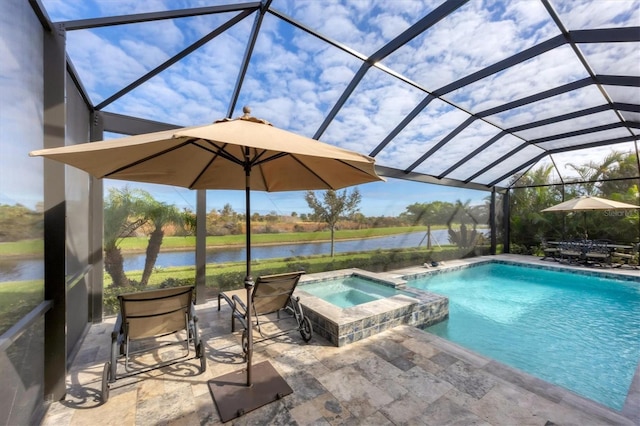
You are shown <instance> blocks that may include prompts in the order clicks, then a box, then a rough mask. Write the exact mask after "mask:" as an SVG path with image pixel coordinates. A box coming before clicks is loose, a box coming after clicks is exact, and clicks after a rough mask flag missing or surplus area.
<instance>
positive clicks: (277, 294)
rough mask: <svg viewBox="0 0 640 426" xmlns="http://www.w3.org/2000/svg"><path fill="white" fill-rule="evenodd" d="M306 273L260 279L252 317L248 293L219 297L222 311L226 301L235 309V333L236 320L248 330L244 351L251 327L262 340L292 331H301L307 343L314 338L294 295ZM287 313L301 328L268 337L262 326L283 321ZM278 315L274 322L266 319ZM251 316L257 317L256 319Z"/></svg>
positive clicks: (232, 309) (240, 291) (233, 323)
mask: <svg viewBox="0 0 640 426" xmlns="http://www.w3.org/2000/svg"><path fill="white" fill-rule="evenodd" d="M302 274H304V271H297V272H287V273H283V274H275V275H262V276H260V277H258V279H257V280H256V282H255V285H254V287H253V290H252V291H251V298H252V299H251V301H252V306H253V312H252V313H251V315H248V312H247V290H245V289H241V290H233V291H226V292H222V293H220V294H218V310H220V301H221V300H222V299H224V300H225V301H226V302H227V303H228V304H229V306H231V331H232V332H234V331H235V320H236V319H237V320H238V321H240V323H241V324H242V326H243V328H244V330H243V332H242V349H243V351H244V353H245V354H246V353H247V347H248V334H247V328H248V327H249V326H250V325H253V323H254V322H255V326H256V328H257V329H258V332H259V333H260V336H261V337H262V339H261V340H266V339H273V338H275V337H279V336H282V335H285V334H288V333H290V332H292V331H299V332H300V335H301V336H302V339H303V340H304V341H305V342H308V341H309V340H311V337H312V335H313V327H312V325H311V321H310V320H309V318H308V317H306V316H305V315H304V312H303V310H302V305H300V298H299V297H294V296H293V292H294V290H295V289H296V286H297V285H298V281H300V277H301V276H302ZM281 312H285V313H287V314H289V315H290V316H293V318H294V319H295V321H296V324H297V326H296V327H295V328H292V329H287V330H280V331H278V332H276V333H273V334H269V335H265V334H263V332H262V330H261V325H264V324H266V323H273V322H277V321H279V320H280V319H281V318H280V313H281ZM274 313H275V314H276V318H277V319H276V320H270V319H269V318H268V317H266V316H267V315H269V314H274ZM250 317H253V318H252V319H251V318H250Z"/></svg>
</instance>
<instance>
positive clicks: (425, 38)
mask: <svg viewBox="0 0 640 426" xmlns="http://www.w3.org/2000/svg"><path fill="white" fill-rule="evenodd" d="M43 1H44V4H45V6H46V7H47V10H48V12H49V13H50V14H51V16H52V17H53V18H54V20H65V19H81V18H87V17H95V16H107V15H115V14H126V13H141V12H150V11H157V10H168V9H169V8H177V7H180V8H183V7H184V8H188V7H199V6H201V4H200V2H198V1H190V0H182V1H181V2H179V3H176V2H169V1H159V0H154V1H151V2H130V1H125V0H110V1H109V2H93V1H86V2H85V1H83V2H80V1H79V0H74V1H73V2H71V1H69V2H62V1H57V0H43ZM552 3H553V7H554V8H555V9H556V10H557V11H558V13H559V15H560V17H561V19H562V20H563V22H565V24H566V25H567V27H568V28H570V29H579V28H606V27H609V28H610V27H613V26H620V25H626V26H637V25H638V22H640V11H639V10H640V7H639V6H640V2H638V1H637V0H636V1H627V0H618V1H616V2H604V1H600V0H562V1H559V0H554V1H553V2H552ZM440 4H441V1H436V0H428V1H416V0H394V1H388V2H380V1H374V0H370V1H365V0H359V1H356V2H346V1H342V0H326V1H322V2H319V1H299V0H296V1H293V0H289V1H284V0H283V1H279V0H276V1H274V2H273V3H272V7H275V8H278V10H282V11H283V12H284V13H286V14H288V15H290V16H292V17H293V18H294V19H296V20H299V21H300V22H302V23H303V24H305V25H307V26H309V27H310V28H312V29H313V30H315V31H318V32H320V33H322V34H324V35H326V36H327V37H329V38H331V39H333V40H336V41H337V42H339V43H343V44H345V45H347V46H349V47H350V48H352V49H354V50H355V51H357V52H360V53H362V54H364V55H370V54H372V53H373V52H375V51H377V50H378V49H380V48H381V47H383V46H384V45H386V44H387V43H389V42H390V41H391V40H393V39H394V38H395V37H396V36H397V35H399V34H400V33H402V31H404V30H406V29H407V28H409V27H410V26H411V25H413V24H415V23H416V22H417V21H418V20H419V19H421V18H422V17H424V16H425V15H426V14H427V13H429V12H430V11H432V10H434V9H435V8H436V7H438V6H439V5H440ZM612 4H615V7H613V6H612ZM235 15H236V13H230V14H218V15H210V16H201V17H193V18H185V19H175V20H171V21H163V22H149V23H144V24H140V25H127V26H118V27H110V28H104V29H99V30H91V31H77V32H76V31H74V32H70V33H69V34H68V47H69V55H70V57H71V58H72V60H73V63H74V65H75V67H76V69H78V72H79V73H80V77H81V79H82V81H83V84H84V85H85V87H86V88H87V89H88V90H89V92H90V94H91V97H92V99H93V100H94V101H95V102H99V101H100V100H102V99H104V98H106V97H108V96H110V95H112V94H113V93H115V92H116V91H117V90H119V89H121V88H122V87H124V86H126V85H127V84H129V83H131V82H132V81H135V80H136V79H137V78H139V77H140V76H142V75H144V73H146V72H148V71H149V70H151V69H153V68H155V67H156V66H157V65H158V64H160V63H162V62H163V61H165V60H166V59H167V58H168V57H170V56H171V55H173V54H175V53H176V52H178V51H180V50H181V49H184V48H185V47H186V46H188V45H189V44H190V43H193V42H194V41H195V40H197V39H199V38H200V37H202V36H203V35H205V34H207V33H208V32H210V31H212V30H213V29H214V28H216V27H217V26H218V25H220V24H221V23H223V22H225V21H226V20H228V19H229V18H230V17H231V16H235ZM320 16H321V17H323V19H318V17H320ZM253 22H254V16H251V17H249V18H247V19H245V20H243V21H242V22H240V23H239V24H237V25H235V26H234V27H233V28H231V29H230V30H228V31H226V32H225V33H224V34H222V35H220V36H218V37H217V38H215V39H214V40H212V41H211V42H209V43H207V45H205V46H203V47H202V48H201V49H198V50H197V51H196V52H194V53H192V54H191V55H189V56H187V57H186V58H184V59H183V60H181V61H180V62H179V63H177V64H175V65H173V66H172V67H170V68H169V69H167V70H166V71H164V72H163V73H161V74H160V75H158V76H156V77H154V78H152V79H151V80H150V81H148V82H147V83H146V84H145V85H144V86H142V87H139V88H137V89H135V90H134V91H132V92H131V93H130V94H128V95H126V96H123V97H122V98H121V99H119V100H117V101H116V102H114V103H113V104H111V105H109V107H108V108H107V110H109V111H113V112H119V113H124V114H130V115H134V116H136V117H141V118H148V119H153V120H158V121H166V122H169V123H174V124H178V125H191V124H202V123H206V122H210V121H213V120H214V119H216V118H219V117H221V116H224V115H226V114H227V113H228V111H227V109H228V108H229V103H230V101H231V99H232V95H233V90H234V88H235V85H236V83H237V76H238V72H239V70H240V66H241V64H242V60H243V56H244V54H245V50H246V46H247V42H248V40H249V34H250V31H251V28H252V26H253ZM558 34H560V30H559V28H558V27H557V25H556V24H555V23H554V22H553V20H552V19H551V17H550V16H549V14H548V12H547V11H546V9H545V8H544V7H543V5H542V3H541V2H532V1H529V0H512V1H509V2H502V1H489V2H479V1H472V2H468V3H466V4H465V5H464V6H462V7H461V8H460V9H459V10H458V11H456V12H454V13H453V14H451V15H450V16H448V17H446V18H444V19H443V20H441V21H440V22H438V23H437V24H436V25H434V26H433V27H432V28H430V29H429V30H428V31H426V32H425V33H424V34H421V35H420V36H418V37H416V38H415V39H413V40H412V41H411V42H410V43H408V44H407V45H406V46H403V47H401V48H400V49H398V50H397V51H396V52H394V53H392V54H391V55H389V56H388V57H387V58H385V59H384V60H383V61H382V64H384V65H385V66H386V67H388V68H390V69H391V70H393V71H395V72H399V73H403V74H404V75H406V76H407V77H408V78H409V79H411V80H413V81H415V82H416V83H417V84H419V85H421V86H422V87H424V88H426V89H428V90H435V89H438V88H440V87H442V86H444V85H446V84H449V83H451V82H453V81H456V80H458V79H460V78H462V77H464V76H466V75H469V74H471V73H473V72H475V71H477V70H480V69H482V68H485V67H487V66H490V65H492V64H494V63H497V62H499V61H501V60H503V59H505V58H508V57H511V56H512V55H514V54H516V53H518V52H521V51H523V50H525V49H527V48H529V47H531V46H533V45H535V44H537V43H540V42H542V41H544V40H548V39H549V38H551V37H554V36H556V35H558ZM2 48H3V47H2V46H0V49H2ZM579 48H580V49H581V51H582V52H583V53H584V55H585V56H586V57H587V60H588V61H589V62H590V63H591V64H592V65H593V69H594V71H595V72H596V73H598V74H620V73H626V74H628V75H635V76H638V75H640V66H639V65H638V64H639V63H640V49H638V43H608V44H602V45H596V44H587V45H580V46H579ZM4 49H6V47H5V48H4ZM3 56H4V55H3ZM8 58H9V59H10V60H11V56H10V55H9V56H8ZM7 63H11V62H7ZM360 67H361V62H360V61H359V60H358V59H356V58H354V57H353V56H352V55H350V54H348V53H345V52H343V51H341V50H340V49H338V48H335V47H333V46H331V45H328V44H326V43H324V42H322V41H321V40H319V39H317V38H315V37H313V36H311V35H309V34H307V33H305V32H304V31H301V30H298V29H295V28H293V27H291V26H289V25H288V24H286V23H285V22H283V21H281V20H279V19H278V18H277V17H275V16H273V15H271V14H269V13H267V14H266V15H265V19H264V21H263V27H262V28H261V32H260V35H259V37H258V39H257V44H256V47H255V50H254V52H253V56H252V58H251V62H250V64H249V67H248V69H247V74H246V76H245V77H244V82H243V85H242V90H241V92H240V96H239V99H238V102H237V104H236V106H235V111H233V112H232V115H235V116H237V115H239V114H240V110H241V108H242V106H243V105H245V104H249V105H250V106H251V107H252V108H253V112H254V115H257V116H260V117H262V118H265V119H267V120H269V121H272V122H273V123H274V124H276V125H278V126H279V127H283V128H286V129H289V130H292V131H296V132H298V133H301V134H304V135H307V136H312V135H313V134H315V132H316V131H317V129H318V128H319V127H320V125H321V124H322V123H323V122H324V120H325V117H327V115H328V114H329V112H330V111H331V109H332V108H333V107H334V105H335V103H336V102H337V101H338V99H339V97H340V96H341V95H342V93H343V91H344V90H345V88H346V87H347V85H348V84H349V83H350V82H351V81H352V79H353V77H354V75H355V73H356V72H357V70H358V69H359V68H360ZM586 76H587V73H586V71H585V70H584V67H583V66H582V65H581V64H580V62H579V60H578V58H577V57H576V55H575V53H574V52H573V51H572V50H571V49H570V47H569V46H562V47H560V48H557V49H554V50H552V51H550V52H547V53H545V54H543V55H540V56H539V57H536V58H533V59H531V60H528V61H526V62H524V63H521V64H519V65H516V66H514V67H512V68H510V69H508V70H505V71H502V72H499V73H496V74H495V75H491V76H488V77H486V78H484V79H482V80H480V81H478V82H476V83H473V84H471V85H469V86H467V87H464V88H462V89H459V90H457V91H455V92H452V93H449V94H447V95H446V96H445V99H446V100H448V101H450V102H452V103H454V104H455V105H456V106H459V107H461V108H464V109H466V110H468V111H470V112H478V111H483V110H485V109H487V108H491V107H494V106H497V105H502V104H504V103H506V102H510V101H513V100H515V99H520V98H522V97H524V96H528V95H531V94H533V93H537V92H538V91H540V90H546V89H550V88H553V87H557V86H559V85H561V84H564V83H568V82H572V81H575V80H577V79H580V78H584V77H586ZM605 90H606V91H607V93H608V94H609V95H610V96H611V97H612V99H613V100H614V101H618V102H636V100H637V97H638V96H640V90H638V89H637V88H626V87H625V88H619V87H605ZM425 96H426V94H425V93H423V92H422V91H420V90H418V89H416V88H414V87H412V86H411V85H409V84H406V83H403V82H401V81H399V80H397V79H395V78H393V77H391V76H389V75H388V74H386V73H385V72H383V71H380V70H379V69H376V68H371V69H370V70H369V71H368V72H367V74H366V75H365V77H364V78H363V79H362V81H361V82H360V84H359V85H358V87H356V89H355V90H354V91H353V93H352V95H351V96H350V97H349V99H348V100H347V101H346V102H345V104H344V105H343V106H342V108H341V109H340V111H339V112H338V114H337V115H336V117H335V120H334V121H333V122H332V123H331V124H330V125H329V127H328V128H327V129H326V131H325V132H324V133H323V134H322V136H321V139H322V140H323V141H326V142H329V143H333V144H336V145H339V146H343V147H346V148H350V149H354V150H357V151H360V152H364V153H369V152H371V151H372V150H373V149H375V148H376V147H377V146H378V144H379V143H380V142H381V141H382V140H384V138H385V137H386V136H387V135H388V134H389V132H391V131H392V130H393V129H394V128H395V127H396V126H397V125H398V124H399V123H400V122H401V121H402V120H403V119H404V117H405V116H406V114H408V113H410V112H411V111H412V110H413V109H414V108H415V107H416V105H418V103H419V102H421V101H422V100H423V99H424V98H425ZM604 102H605V99H604V97H603V96H602V94H600V93H599V91H598V89H597V88H596V87H595V86H591V87H587V88H583V89H580V90H576V91H573V92H571V93H566V94H563V95H559V96H555V97H553V98H551V99H546V100H543V101H539V102H535V103H532V104H529V105H525V106H522V107H520V108H517V109H515V110H512V111H508V112H504V113H500V114H495V115H494V116H491V117H487V119H488V120H489V121H490V122H492V123H495V124H496V125H498V126H501V127H505V128H507V127H511V126H515V125H519V124H523V123H527V122H531V121H536V120H540V119H543V118H548V117H551V116H554V115H557V114H558V111H563V112H570V111H574V110H577V109H582V108H586V107H589V106H595V105H601V104H603V103H604ZM467 118H468V114H467V113H466V112H465V111H461V110H460V109H457V108H454V107H452V106H451V105H448V104H447V103H446V102H442V101H440V100H435V101H433V102H431V103H430V104H429V105H428V107H427V108H425V110H424V111H422V112H420V114H418V116H417V117H416V118H415V119H414V120H413V121H412V122H411V123H410V124H409V125H408V126H407V127H406V128H405V129H403V130H402V131H401V132H400V134H399V135H398V136H397V137H396V138H395V140H393V141H392V142H391V143H389V144H388V145H387V146H386V147H385V148H384V149H383V150H382V151H381V152H380V153H379V154H378V155H377V156H376V160H377V161H378V163H379V164H383V165H386V166H390V167H396V168H400V169H402V168H405V167H408V166H409V165H410V164H412V163H413V162H414V161H415V160H416V159H418V158H419V157H420V156H421V155H423V154H424V153H425V152H427V151H428V150H429V149H430V148H431V147H432V146H434V145H435V144H436V143H438V142H439V141H441V140H442V139H443V138H444V137H446V136H447V135H448V134H449V133H450V132H451V131H452V130H454V129H455V128H456V127H458V126H459V125H460V124H461V123H463V122H464V121H465V120H466V119H467ZM608 119H609V118H608V117H607V115H606V114H603V115H599V116H597V117H591V120H589V119H588V118H585V119H580V120H574V121H572V122H561V123H557V124H555V125H551V126H546V127H543V128H536V129H532V130H530V131H526V132H522V133H521V134H520V135H521V136H526V137H532V138H533V137H540V136H539V135H547V134H551V133H552V132H554V131H565V130H566V131H569V130H575V129H578V128H581V127H584V126H585V125H588V124H589V121H591V122H592V123H596V122H597V123H602V124H606V122H607V120H608ZM497 131H498V129H496V128H495V127H494V126H491V125H488V124H486V123H483V122H482V121H477V122H474V123H473V124H472V125H471V126H469V127H468V128H467V129H465V130H464V131H462V132H461V133H460V134H459V135H458V136H457V137H456V138H454V140H452V142H451V143H449V144H447V145H446V146H445V147H444V148H443V149H442V150H440V151H439V152H438V154H437V155H436V156H435V157H433V158H431V159H429V160H427V161H426V162H425V163H424V164H422V165H420V166H419V167H418V169H417V170H419V171H422V172H425V173H434V174H437V173H439V172H441V171H443V170H446V169H447V168H448V167H449V166H451V165H452V164H454V163H455V162H456V161H457V158H459V156H461V155H465V152H469V151H471V150H473V149H474V148H475V147H476V146H478V145H480V144H481V143H484V142H486V141H487V140H488V139H490V138H491V137H492V136H493V135H494V134H495V133H496V132H497ZM565 142H566V141H565ZM565 142H563V143H565ZM518 143H519V139H518V138H514V137H511V136H509V137H505V138H502V139H501V140H500V141H498V142H497V143H496V144H495V145H494V146H492V147H491V148H490V149H488V150H487V151H486V152H483V153H482V154H480V155H478V156H476V157H475V158H474V159H472V160H471V161H469V162H468V163H467V164H465V165H464V167H463V168H461V169H459V170H456V171H455V172H454V177H458V176H459V177H461V178H464V177H466V176H468V175H470V174H471V173H474V171H475V170H479V169H481V168H483V167H484V165H486V164H489V163H490V162H492V161H493V160H494V159H495V158H497V157H498V156H500V155H501V154H503V153H504V152H505V151H506V150H508V149H511V148H512V147H513V146H517V144H518ZM596 152H597V150H595V151H591V150H589V151H588V153H589V155H596V154H595V153H596ZM539 153H540V149H539V148H535V149H531V150H526V151H523V152H521V153H520V154H519V155H518V156H516V157H514V159H513V161H516V160H518V159H520V160H521V161H526V160H527V159H529V158H532V157H533V156H535V155H538V154H539ZM576 155H577V156H578V155H579V156H582V154H576ZM585 155H586V154H585ZM510 161H511V160H510ZM511 164H512V163H509V164H507V165H504V166H502V169H501V171H502V172H504V170H505V168H509V167H511ZM513 164H515V163H513ZM499 173H500V171H498V170H496V171H490V172H488V173H486V174H485V176H482V177H481V178H479V181H481V182H487V181H488V180H489V179H492V178H495V177H496V176H498V175H499Z"/></svg>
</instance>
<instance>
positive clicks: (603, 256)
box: [584, 240, 611, 266]
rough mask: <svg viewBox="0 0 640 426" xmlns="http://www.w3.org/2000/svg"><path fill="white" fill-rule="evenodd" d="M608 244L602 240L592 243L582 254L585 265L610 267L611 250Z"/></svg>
mask: <svg viewBox="0 0 640 426" xmlns="http://www.w3.org/2000/svg"><path fill="white" fill-rule="evenodd" d="M608 244H609V241H604V240H596V241H592V242H591V244H589V246H588V248H587V249H586V251H585V253H584V256H585V261H586V263H587V264H595V265H599V266H611V249H610V248H609V246H608Z"/></svg>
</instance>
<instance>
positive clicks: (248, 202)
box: [244, 165, 254, 386]
mask: <svg viewBox="0 0 640 426" xmlns="http://www.w3.org/2000/svg"><path fill="white" fill-rule="evenodd" d="M245 176H246V185H245V204H246V212H245V224H246V227H247V230H246V245H247V249H246V251H247V275H246V276H245V278H244V287H245V288H246V289H247V386H251V384H252V383H251V358H252V356H253V319H252V318H251V314H252V312H253V300H252V294H251V293H252V291H253V285H254V283H253V278H252V277H251V214H250V211H251V166H248V165H247V166H245Z"/></svg>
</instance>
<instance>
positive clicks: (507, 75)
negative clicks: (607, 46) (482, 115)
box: [449, 46, 588, 111]
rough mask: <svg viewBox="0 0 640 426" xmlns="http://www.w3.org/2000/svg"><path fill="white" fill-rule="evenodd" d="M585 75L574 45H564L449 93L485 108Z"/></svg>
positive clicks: (457, 99) (462, 102)
mask: <svg viewBox="0 0 640 426" xmlns="http://www.w3.org/2000/svg"><path fill="white" fill-rule="evenodd" d="M586 77H588V74H587V73H586V71H585V70H584V69H583V68H582V67H581V66H580V62H579V61H578V60H577V59H576V57H575V55H574V54H573V51H572V50H571V48H570V47H568V46H561V47H558V48H556V49H553V50H551V51H549V52H546V53H543V54H541V55H539V56H536V57H534V58H532V59H529V60H527V61H525V62H522V63H519V64H516V65H514V66H513V67H511V68H509V69H507V70H505V71H501V72H500V73H498V74H495V75H492V76H490V77H487V78H484V79H482V80H480V81H478V82H475V83H472V84H469V85H468V86H465V87H463V88H461V89H458V90H456V91H454V92H453V93H451V94H450V95H449V97H450V98H451V99H452V100H453V101H454V102H456V103H457V104H458V105H460V106H462V107H463V108H467V109H470V110H472V111H483V110H486V109H489V108H493V107H495V106H498V105H503V104H506V103H508V102H511V101H514V100H516V99H521V98H524V97H527V96H531V95H533V94H535V93H539V92H543V91H545V90H550V89H553V88H554V87H557V86H560V85H562V84H566V83H570V82H573V81H576V80H579V79H583V78H586Z"/></svg>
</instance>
